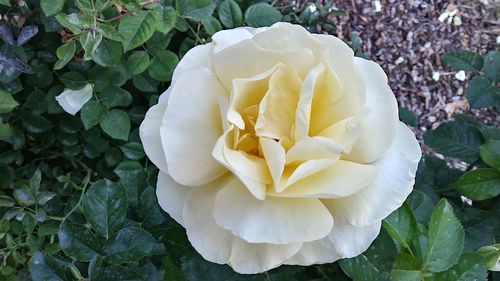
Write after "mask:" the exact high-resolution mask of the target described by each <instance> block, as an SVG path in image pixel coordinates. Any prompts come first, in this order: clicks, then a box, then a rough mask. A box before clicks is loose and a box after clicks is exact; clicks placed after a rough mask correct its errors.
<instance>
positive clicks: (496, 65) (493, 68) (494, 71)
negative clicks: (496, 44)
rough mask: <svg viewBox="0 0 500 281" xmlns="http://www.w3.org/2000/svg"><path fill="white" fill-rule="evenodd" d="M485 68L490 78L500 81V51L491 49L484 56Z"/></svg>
mask: <svg viewBox="0 0 500 281" xmlns="http://www.w3.org/2000/svg"><path fill="white" fill-rule="evenodd" d="M484 70H485V72H486V75H487V76H488V79H490V80H491V81H495V82H497V83H500V52H498V51H490V52H489V53H488V54H487V55H486V56H485V57H484Z"/></svg>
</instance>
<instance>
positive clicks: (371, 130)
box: [140, 23, 421, 273]
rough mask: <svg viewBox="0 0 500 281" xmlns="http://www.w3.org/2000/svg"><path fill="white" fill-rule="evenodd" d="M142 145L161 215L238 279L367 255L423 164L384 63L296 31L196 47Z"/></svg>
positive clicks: (283, 28)
mask: <svg viewBox="0 0 500 281" xmlns="http://www.w3.org/2000/svg"><path fill="white" fill-rule="evenodd" d="M140 136H141V140H142V142H143V145H144V150H145V151H146V153H147V155H148V157H149V159H151V161H152V162H153V163H154V164H155V165H156V166H157V167H158V168H159V169H160V172H159V175H158V184H157V196H158V202H159V204H160V206H161V207H162V208H163V209H164V210H165V211H166V212H167V213H168V214H170V216H171V217H172V218H174V219H175V220H176V221H177V222H178V223H179V224H181V225H182V226H184V227H185V228H186V232H187V237H188V238H189V241H190V242H191V244H192V245H193V247H194V248H195V249H196V250H197V251H198V252H199V253H200V254H201V255H202V256H203V257H204V258H205V259H206V260H209V261H211V262H215V263H219V264H229V265H230V266H231V267H232V268H233V269H234V270H235V271H237V272H239V273H259V272H263V271H266V270H269V269H272V268H275V267H278V266H280V265H281V264H297V265H310V264H315V263H329V262H333V261H335V260H338V259H341V258H349V257H354V256H357V255H359V254H360V253H362V252H363V251H365V250H366V249H367V248H368V246H369V245H370V244H371V242H372V241H373V240H374V239H375V238H376V237H377V235H378V233H379V231H380V226H381V221H382V220H383V219H384V218H385V217H387V216H388V215H389V214H390V213H391V212H393V211H394V210H396V209H397V208H398V207H399V206H401V204H403V202H404V200H405V199H406V197H407V196H408V194H409V193H410V192H411V190H412V186H413V183H414V178H415V172H416V169H417V163H418V161H419V159H420V156H421V151H420V147H419V145H418V143H417V141H416V139H415V136H414V135H413V133H412V132H411V131H410V129H408V128H407V127H406V126H405V125H404V124H403V123H401V122H399V121H398V107H397V104H396V99H395V98H394V95H393V93H392V91H391V89H390V88H389V86H388V84H387V77H386V75H385V74H384V71H383V70H382V68H381V67H380V66H379V65H378V64H376V63H374V62H372V61H369V60H365V59H362V58H356V57H354V55H353V52H352V50H351V49H350V48H349V47H348V46H347V45H346V44H345V43H343V42H342V41H341V40H340V39H338V38H336V37H334V36H331V35H321V34H310V33H309V32H308V31H307V30H305V29H304V28H302V27H301V26H298V25H292V24H287V23H277V24H275V25H273V26H271V27H267V28H257V29H254V28H237V29H232V30H225V31H220V32H217V33H216V34H214V35H213V37H212V42H211V43H209V44H205V45H200V46H196V47H194V48H193V49H191V50H190V51H189V52H188V53H187V54H186V55H185V56H184V57H183V58H182V60H181V61H180V63H179V65H178V66H177V68H176V69H175V72H174V74H173V78H172V84H171V86H170V87H169V88H168V89H167V91H166V92H165V93H163V94H162V95H161V96H160V99H159V102H158V104H157V105H155V106H153V107H152V108H151V109H149V111H148V112H147V114H146V117H145V119H144V122H143V123H142V124H141V127H140Z"/></svg>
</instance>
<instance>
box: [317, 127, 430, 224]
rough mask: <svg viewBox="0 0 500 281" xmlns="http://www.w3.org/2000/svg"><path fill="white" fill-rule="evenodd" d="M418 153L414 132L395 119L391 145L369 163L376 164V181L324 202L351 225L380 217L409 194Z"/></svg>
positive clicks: (418, 147) (397, 206) (395, 206)
mask: <svg viewBox="0 0 500 281" xmlns="http://www.w3.org/2000/svg"><path fill="white" fill-rule="evenodd" d="M421 154H422V152H421V150H420V146H419V144H418V142H417V140H416V139H415V135H414V134H413V132H412V131H411V130H410V129H408V127H406V125H404V124H403V123H401V122H398V126H397V131H396V137H395V138H394V141H393V143H392V145H391V146H390V147H389V149H388V150H387V151H386V153H385V154H384V155H383V156H382V158H381V159H379V160H377V161H376V162H373V163H372V165H375V166H377V168H378V175H377V177H376V178H375V182H374V183H373V184H372V185H370V186H368V187H366V188H364V189H362V190H361V191H359V192H357V193H355V194H353V195H351V196H349V197H345V198H340V199H325V200H323V202H324V203H325V204H326V205H327V206H328V208H329V209H330V210H331V211H332V213H333V215H334V217H335V218H341V219H342V220H345V221H348V222H349V223H351V224H353V225H357V226H360V225H369V224H373V223H375V222H377V221H380V220H382V219H384V218H385V217H387V216H388V215H389V214H390V213H392V212H393V211H394V210H396V209H397V208H399V206H401V205H402V204H403V202H404V201H405V199H406V197H408V195H409V194H410V192H411V190H412V188H413V184H414V182H415V173H416V171H417V166H418V161H419V160H420V157H421Z"/></svg>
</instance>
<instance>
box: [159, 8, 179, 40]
mask: <svg viewBox="0 0 500 281" xmlns="http://www.w3.org/2000/svg"><path fill="white" fill-rule="evenodd" d="M154 11H157V12H156V13H155V14H154V15H155V17H156V30H158V31H159V32H161V33H163V34H164V35H166V34H167V33H169V32H170V30H172V29H174V27H175V21H176V19H177V13H176V12H175V9H174V8H173V7H171V6H168V7H161V9H156V10H154Z"/></svg>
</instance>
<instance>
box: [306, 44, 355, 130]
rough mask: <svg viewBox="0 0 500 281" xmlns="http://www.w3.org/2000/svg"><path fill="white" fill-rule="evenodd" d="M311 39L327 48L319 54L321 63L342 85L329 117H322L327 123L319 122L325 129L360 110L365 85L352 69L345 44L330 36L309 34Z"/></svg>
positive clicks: (352, 63) (319, 128)
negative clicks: (340, 92)
mask: <svg viewBox="0 0 500 281" xmlns="http://www.w3.org/2000/svg"><path fill="white" fill-rule="evenodd" d="M311 37H313V38H314V39H316V40H319V41H321V42H323V43H324V44H325V45H326V46H327V51H326V52H324V53H321V54H322V55H323V54H324V56H323V57H322V58H321V61H322V62H323V63H325V64H326V66H327V68H328V69H330V71H331V72H332V73H333V74H334V75H335V76H336V77H337V79H338V80H339V81H341V83H342V94H341V96H340V98H339V99H338V100H337V101H336V102H335V104H334V105H333V106H332V107H331V108H330V110H329V111H328V112H330V114H331V115H330V116H328V115H324V116H323V118H325V120H328V122H326V121H325V120H321V121H322V122H323V126H322V127H324V128H326V126H328V125H331V124H333V123H335V122H338V121H340V120H342V119H345V118H348V117H351V116H353V115H355V114H357V113H358V112H360V111H361V110H362V108H363V104H364V100H365V92H364V91H365V85H364V83H363V79H362V77H361V75H360V73H359V71H358V69H356V68H355V67H354V61H353V60H354V52H353V51H352V49H351V48H350V47H349V46H348V45H347V44H346V43H344V42H343V41H342V40H340V39H339V38H337V37H334V36H330V35H324V34H311ZM326 113H327V112H326ZM324 128H321V127H319V126H318V127H317V128H315V131H313V132H311V133H312V134H313V135H314V134H315V133H316V131H321V130H323V129H324Z"/></svg>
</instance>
